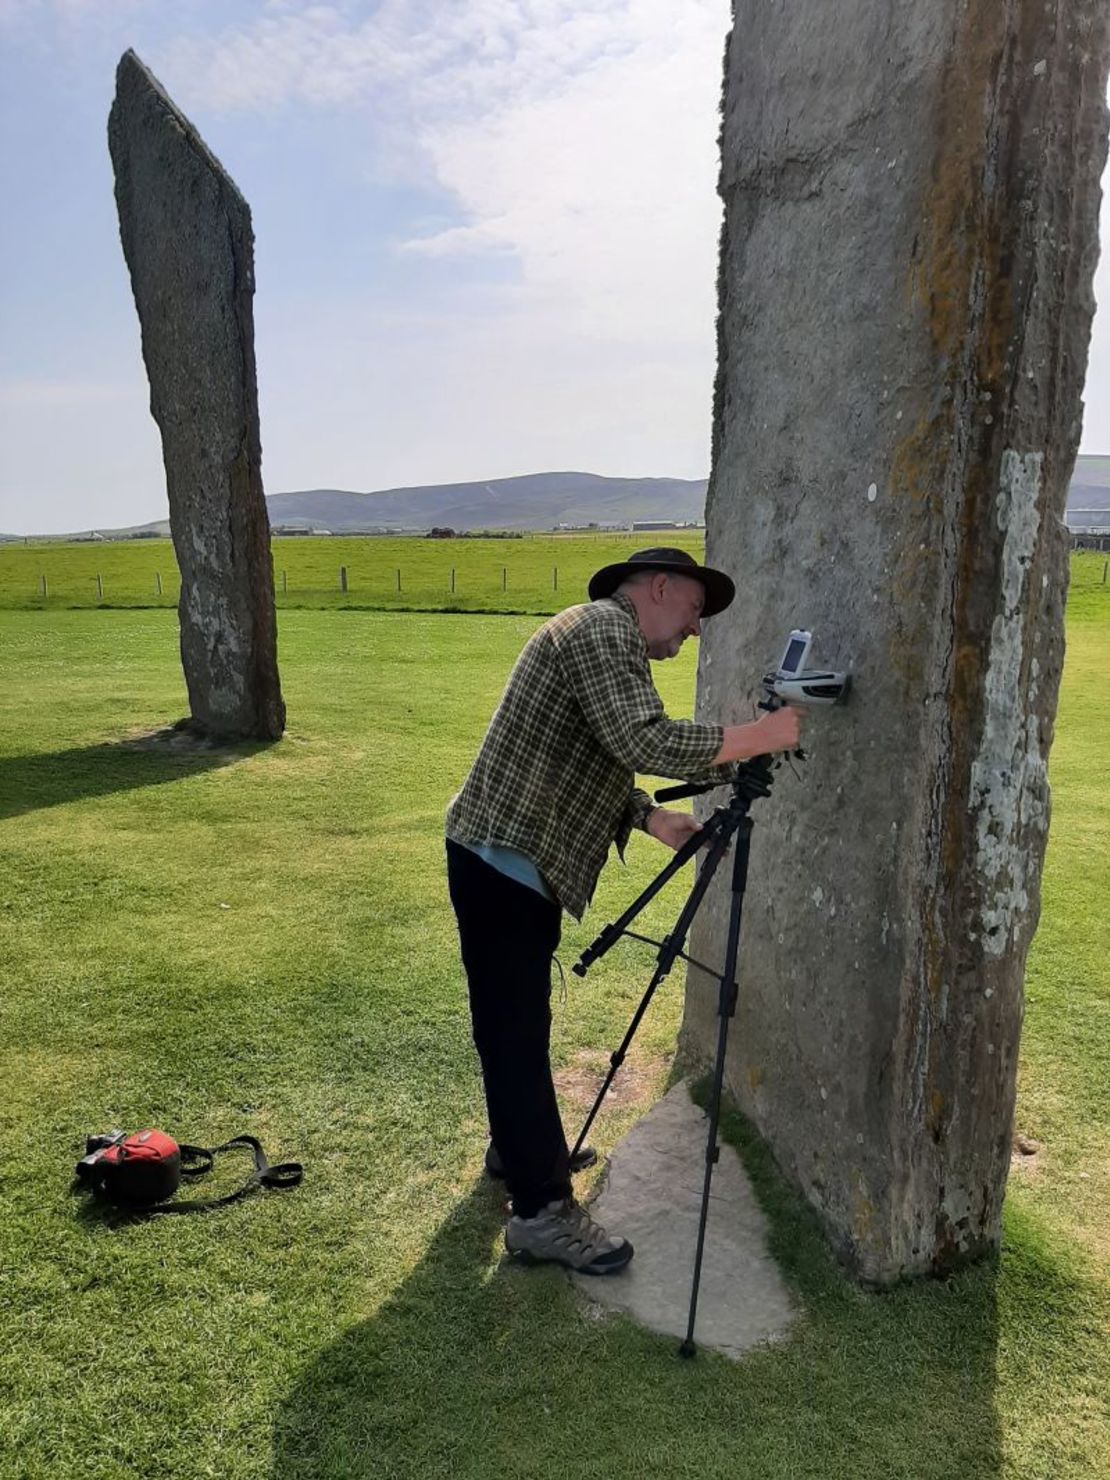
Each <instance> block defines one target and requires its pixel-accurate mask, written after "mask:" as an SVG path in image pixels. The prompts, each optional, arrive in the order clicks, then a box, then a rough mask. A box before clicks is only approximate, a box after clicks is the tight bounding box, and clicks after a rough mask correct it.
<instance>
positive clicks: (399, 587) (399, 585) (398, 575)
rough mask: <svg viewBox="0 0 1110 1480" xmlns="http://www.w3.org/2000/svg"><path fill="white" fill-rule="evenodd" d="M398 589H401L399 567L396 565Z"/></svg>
mask: <svg viewBox="0 0 1110 1480" xmlns="http://www.w3.org/2000/svg"><path fill="white" fill-rule="evenodd" d="M400 589H401V567H400V566H398V567H397V590H398V591H400Z"/></svg>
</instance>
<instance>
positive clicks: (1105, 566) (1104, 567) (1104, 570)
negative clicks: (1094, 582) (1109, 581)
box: [1102, 560, 1110, 586]
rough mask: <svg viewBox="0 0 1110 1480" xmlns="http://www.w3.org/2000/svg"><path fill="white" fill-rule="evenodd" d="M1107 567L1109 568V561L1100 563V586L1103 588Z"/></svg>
mask: <svg viewBox="0 0 1110 1480" xmlns="http://www.w3.org/2000/svg"><path fill="white" fill-rule="evenodd" d="M1108 566H1110V560H1104V561H1103V562H1102V584H1103V585H1104V586H1105V585H1106V569H1107V567H1108Z"/></svg>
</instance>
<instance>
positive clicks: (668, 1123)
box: [573, 1084, 794, 1357]
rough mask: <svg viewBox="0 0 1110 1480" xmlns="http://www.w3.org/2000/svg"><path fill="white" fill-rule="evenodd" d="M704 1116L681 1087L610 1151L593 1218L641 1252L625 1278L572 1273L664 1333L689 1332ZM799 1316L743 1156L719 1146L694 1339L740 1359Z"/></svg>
mask: <svg viewBox="0 0 1110 1480" xmlns="http://www.w3.org/2000/svg"><path fill="white" fill-rule="evenodd" d="M708 1129H709V1122H708V1119H707V1117H706V1115H705V1114H704V1113H703V1112H702V1111H701V1110H699V1109H698V1107H697V1106H696V1105H695V1104H694V1103H693V1101H692V1100H691V1099H690V1095H689V1092H688V1090H687V1088H686V1086H685V1084H676V1085H675V1087H674V1088H673V1089H672V1090H670V1091H669V1093H667V1094H666V1095H665V1096H664V1097H663V1099H661V1100H660V1101H659V1103H658V1104H657V1105H655V1106H654V1108H653V1109H652V1110H650V1111H649V1112H648V1114H647V1115H645V1116H644V1118H643V1120H641V1121H639V1122H638V1124H637V1125H635V1126H634V1127H633V1128H632V1130H631V1131H629V1133H628V1135H627V1136H625V1138H624V1140H623V1141H621V1142H620V1143H619V1144H618V1145H617V1147H616V1149H615V1150H614V1152H613V1155H612V1158H611V1161H610V1166H609V1175H608V1179H607V1181H606V1183H605V1187H604V1189H603V1191H602V1193H601V1195H600V1196H599V1197H597V1198H596V1199H595V1201H594V1202H593V1204H592V1205H591V1207H590V1212H591V1214H592V1216H593V1217H594V1218H596V1219H597V1221H598V1222H599V1223H602V1224H604V1226H605V1228H606V1229H608V1230H609V1232H610V1233H618V1234H622V1235H623V1236H624V1237H625V1238H627V1239H630V1240H631V1241H632V1244H633V1247H634V1248H635V1250H636V1253H635V1257H634V1258H633V1260H632V1263H631V1264H630V1265H629V1266H628V1268H627V1269H626V1270H624V1271H623V1272H622V1273H621V1274H618V1275H611V1276H606V1277H600V1278H591V1277H588V1276H582V1275H575V1276H573V1279H574V1283H575V1284H576V1285H577V1286H578V1288H579V1289H580V1290H581V1291H582V1293H583V1294H584V1295H586V1296H588V1297H589V1298H590V1299H591V1300H593V1301H596V1302H598V1303H599V1304H601V1305H605V1306H610V1307H612V1308H613V1309H616V1310H622V1311H625V1312H626V1313H627V1314H628V1315H630V1316H631V1317H632V1318H633V1320H636V1321H639V1322H640V1324H641V1325H644V1326H647V1327H648V1329H649V1330H652V1331H658V1332H660V1333H661V1334H662V1335H665V1336H674V1337H677V1338H679V1339H681V1338H682V1337H684V1336H685V1335H686V1322H687V1317H688V1313H689V1308H690V1284H691V1279H692V1276H693V1270H694V1250H695V1247H696V1244H697V1234H698V1212H699V1209H700V1207H701V1189H702V1181H703V1178H704V1175H705V1141H706V1135H707V1132H708ZM793 1316H794V1311H793V1308H792V1306H791V1303H790V1299H789V1296H788V1295H787V1292H786V1287H785V1285H784V1284H783V1281H782V1278H781V1276H780V1275H779V1272H778V1268H777V1266H776V1265H775V1263H774V1261H773V1260H772V1258H771V1256H770V1254H769V1253H768V1252H767V1244H766V1220H765V1218H764V1216H763V1213H762V1212H761V1211H760V1208H759V1206H758V1204H757V1203H756V1200H755V1194H754V1193H753V1192H752V1188H751V1184H750V1183H749V1181H748V1178H747V1174H746V1173H745V1171H744V1168H743V1166H742V1165H741V1163H740V1158H739V1157H738V1156H737V1155H736V1152H735V1151H734V1150H733V1149H732V1147H731V1146H724V1145H722V1147H721V1158H720V1161H719V1162H718V1163H717V1165H716V1167H715V1168H714V1171H713V1186H712V1192H711V1195H710V1201H709V1219H708V1222H707V1225H706V1234H705V1255H704V1258H703V1261H702V1277H701V1290H700V1294H699V1297H698V1316H697V1325H696V1327H695V1330H694V1339H695V1341H696V1342H697V1344H698V1346H699V1347H711V1348H712V1349H713V1350H715V1351H719V1352H723V1353H724V1355H725V1356H729V1357H737V1356H740V1355H741V1354H742V1353H743V1352H745V1351H747V1350H748V1349H749V1348H751V1347H753V1346H758V1345H760V1344H761V1343H763V1342H767V1341H774V1340H775V1339H776V1338H779V1337H781V1336H783V1335H784V1334H785V1332H786V1330H787V1327H788V1326H789V1324H790V1322H791V1320H792V1319H793Z"/></svg>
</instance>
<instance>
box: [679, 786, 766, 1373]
mask: <svg viewBox="0 0 1110 1480" xmlns="http://www.w3.org/2000/svg"><path fill="white" fill-rule="evenodd" d="M751 838H752V820H751V818H750V817H748V816H746V815H745V816H744V817H743V818H742V820H741V822H740V825H739V830H738V836H737V841H736V856H735V858H734V859H733V866H732V903H731V907H730V911H729V921H728V944H727V946H726V948H725V969H724V972H723V973H722V975H721V987H720V992H719V994H718V998H717V1015H718V1023H717V1058H716V1062H715V1064H714V1066H713V1089H712V1092H711V1096H710V1103H709V1135H708V1137H707V1139H706V1143H705V1181H704V1183H703V1184H702V1192H701V1211H700V1214H699V1216H698V1243H697V1250H696V1252H695V1254H694V1279H693V1284H692V1286H691V1289H690V1314H689V1319H688V1321H687V1323H686V1339H685V1341H684V1342H683V1343H682V1345H681V1346H680V1347H679V1349H678V1350H679V1355H680V1356H683V1357H692V1356H693V1355H694V1353H695V1351H696V1350H697V1347H696V1346H695V1345H694V1322H695V1321H696V1320H697V1314H698V1287H699V1286H700V1284H701V1262H702V1254H703V1253H704V1250H705V1224H706V1220H707V1218H708V1216H709V1187H710V1183H711V1182H712V1180H713V1168H714V1166H715V1165H716V1164H717V1159H718V1157H719V1156H720V1154H721V1150H720V1147H719V1146H718V1145H717V1125H718V1122H719V1120H720V1116H721V1090H722V1086H723V1084H724V1078H725V1054H726V1051H727V1049H728V1025H729V1022H730V1020H731V1018H732V1015H733V1013H734V1012H735V1011H736V990H737V989H736V961H737V957H738V955H739V952H740V920H741V916H742V914H743V908H744V890H745V888H746V887H747V882H748V855H749V853H750V852H751Z"/></svg>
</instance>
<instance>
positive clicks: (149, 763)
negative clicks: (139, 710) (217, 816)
mask: <svg viewBox="0 0 1110 1480" xmlns="http://www.w3.org/2000/svg"><path fill="white" fill-rule="evenodd" d="M274 743H276V742H274V741H265V740H251V741H237V742H234V743H232V742H227V743H216V742H211V741H203V740H198V739H197V738H196V736H194V735H192V734H191V733H189V732H188V731H185V730H177V729H173V730H159V731H156V732H155V733H154V734H151V735H138V736H135V737H133V738H129V739H126V740H116V741H110V742H107V743H105V744H103V745H83V746H77V747H75V748H74V749H72V750H59V751H54V752H53V753H51V754H46V755H41V754H40V755H12V756H2V757H0V819H2V818H5V817H19V816H21V815H22V814H23V813H25V812H35V811H38V809H39V808H40V807H56V806H59V805H61V804H63V803H65V802H79V801H84V800H86V799H87V798H88V797H98V796H110V795H111V794H112V793H113V792H119V791H133V790H135V789H136V788H137V787H141V786H162V785H164V784H165V783H166V782H168V781H180V780H181V779H182V778H183V777H185V776H195V775H196V774H198V773H199V772H201V771H210V770H213V769H215V768H216V767H219V766H229V765H232V764H234V763H235V762H236V761H239V760H242V759H244V758H245V757H246V756H250V755H254V754H256V753H257V752H258V751H259V750H263V749H265V748H266V747H267V746H269V745H272V744H274Z"/></svg>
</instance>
